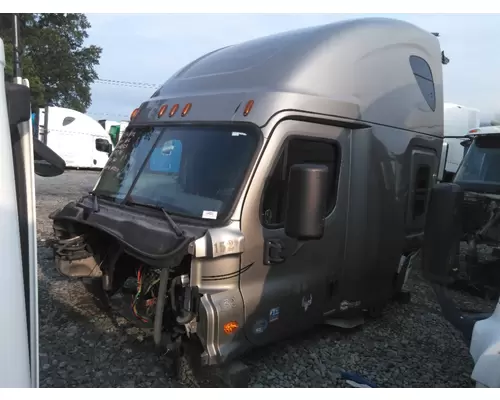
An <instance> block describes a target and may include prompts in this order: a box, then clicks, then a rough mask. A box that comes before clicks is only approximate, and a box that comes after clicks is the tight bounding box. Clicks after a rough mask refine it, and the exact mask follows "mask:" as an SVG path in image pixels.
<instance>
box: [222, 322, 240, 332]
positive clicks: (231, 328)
mask: <svg viewBox="0 0 500 400" xmlns="http://www.w3.org/2000/svg"><path fill="white" fill-rule="evenodd" d="M238 326H239V325H238V323H237V322H236V321H231V322H228V323H227V324H225V325H224V333H225V334H226V335H230V334H231V333H234V332H236V330H237V329H238Z"/></svg>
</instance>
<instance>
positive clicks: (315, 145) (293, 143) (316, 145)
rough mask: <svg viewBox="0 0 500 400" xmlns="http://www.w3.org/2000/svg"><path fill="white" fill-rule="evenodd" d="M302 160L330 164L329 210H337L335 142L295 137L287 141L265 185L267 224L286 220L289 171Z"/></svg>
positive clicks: (275, 223)
mask: <svg viewBox="0 0 500 400" xmlns="http://www.w3.org/2000/svg"><path fill="white" fill-rule="evenodd" d="M302 163H311V164H322V165H326V166H327V167H328V171H329V182H330V185H329V187H330V190H329V192H328V200H327V204H328V213H330V212H331V211H332V210H333V208H334V206H335V200H336V195H337V193H336V189H337V182H336V180H337V147H336V146H335V144H334V143H332V142H326V141H320V140H313V139H303V138H300V139H299V138H294V139H291V140H289V141H288V142H287V143H286V144H285V146H284V148H283V149H282V152H281V156H280V158H279V160H278V162H277V164H276V165H275V167H274V170H273V172H272V174H271V175H270V176H269V177H268V180H267V182H266V186H265V188H264V196H263V201H262V210H261V212H262V222H263V224H264V225H265V226H272V225H280V224H282V223H283V222H284V219H285V207H286V203H285V202H286V196H287V191H288V187H287V184H288V174H289V171H290V168H291V166H292V165H294V164H302Z"/></svg>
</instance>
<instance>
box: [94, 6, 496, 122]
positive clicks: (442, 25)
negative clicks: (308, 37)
mask: <svg viewBox="0 0 500 400" xmlns="http://www.w3.org/2000/svg"><path fill="white" fill-rule="evenodd" d="M87 15H88V18H89V20H90V23H91V24H92V28H91V29H90V30H89V39H88V43H89V44H95V45H98V46H100V47H102V48H103V52H102V56H101V62H100V65H99V66H98V67H97V72H98V74H99V78H100V79H111V80H119V81H131V82H145V83H153V84H161V83H163V82H164V81H166V80H167V79H168V78H169V77H170V76H171V75H172V74H173V73H174V72H176V71H177V70H178V69H179V68H181V67H182V66H184V65H186V64H187V63H189V62H190V61H192V60H194V59H195V58H197V57H199V56H201V55H203V54H205V53H207V52H209V51H212V50H215V49H217V48H220V47H223V46H226V45H230V44H235V43H239V42H242V41H245V40H249V39H253V38H257V37H260V36H266V35H269V34H273V33H277V32H283V31H287V30H291V29H296V28H302V27H307V26H314V25H321V24H325V23H329V22H335V21H339V20H343V19H350V18H355V17H363V16H369V15H368V14H360V15H355V14H302V15H301V14H283V15H279V14H154V15H153V14H87ZM378 16H384V17H393V18H399V19H402V20H406V21H409V22H412V23H414V24H416V25H418V26H420V27H422V28H423V29H426V30H429V31H432V32H439V33H440V35H441V37H440V42H441V46H442V49H443V50H444V51H445V54H446V55H447V56H448V58H449V59H450V60H451V61H450V63H449V64H448V65H446V66H444V97H445V101H447V102H454V103H458V104H463V105H466V106H470V107H476V108H479V109H480V110H481V112H482V114H483V115H482V118H481V119H482V120H489V119H490V118H491V115H492V114H493V113H496V112H498V113H500V79H499V75H500V15H499V14H496V15H495V14H492V15H477V14H476V15H463V14H462V15H445V14H434V15H432V14H397V15H389V14H378ZM153 92H154V89H150V88H136V87H123V86H112V85H104V84H97V83H96V84H94V85H93V86H92V106H91V107H90V109H89V110H88V112H89V114H91V115H92V116H93V117H94V118H96V119H101V118H106V119H124V118H125V119H126V118H127V117H128V115H130V113H131V112H132V110H133V109H134V108H136V107H137V106H138V105H140V103H142V102H143V101H144V100H145V99H147V98H149V97H150V96H151V94H152V93H153ZM104 114H109V115H104Z"/></svg>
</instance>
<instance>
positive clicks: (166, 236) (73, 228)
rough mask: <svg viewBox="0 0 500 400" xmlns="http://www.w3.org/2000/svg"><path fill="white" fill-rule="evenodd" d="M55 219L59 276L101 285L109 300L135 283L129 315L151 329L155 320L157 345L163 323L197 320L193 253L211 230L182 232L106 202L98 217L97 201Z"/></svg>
mask: <svg viewBox="0 0 500 400" xmlns="http://www.w3.org/2000/svg"><path fill="white" fill-rule="evenodd" d="M50 218H51V219H52V220H53V221H54V223H53V226H54V233H55V237H56V239H55V240H54V242H53V249H54V257H55V264H56V268H57V269H58V271H59V272H60V273H61V274H62V275H65V276H67V277H70V278H87V279H94V280H95V279H100V280H102V289H103V291H104V293H105V294H106V296H108V297H110V296H112V295H113V294H115V293H116V292H117V291H119V290H120V289H122V288H123V287H124V285H125V283H126V282H127V280H129V279H130V278H133V279H135V280H136V282H137V283H136V285H137V286H136V288H137V289H136V290H135V294H134V295H133V297H132V300H131V302H130V311H131V312H132V314H133V316H134V317H135V318H136V319H137V320H139V321H142V322H143V323H145V324H146V325H147V324H148V323H149V322H150V321H152V320H153V319H154V321H155V324H154V338H155V343H156V344H157V345H159V344H160V342H161V341H162V331H163V325H164V322H165V325H166V326H167V328H168V327H170V328H172V329H173V328H177V326H178V325H179V326H183V325H185V324H188V323H189V322H190V320H193V319H194V318H196V316H197V315H198V306H199V294H198V293H197V290H196V289H197V288H196V287H191V286H190V285H189V276H190V267H191V255H190V254H189V251H190V246H191V247H192V246H193V243H194V241H195V240H196V239H198V238H200V237H203V236H204V235H205V233H206V229H203V228H196V227H185V226H183V227H182V230H181V229H180V228H179V227H178V226H177V225H176V224H175V223H174V222H173V221H172V220H171V219H169V218H168V217H167V218H164V219H163V220H158V218H154V217H152V216H147V215H144V214H138V213H136V212H133V211H131V210H124V209H121V208H117V207H114V206H112V205H106V204H105V203H102V202H101V204H100V205H99V211H98V212H96V211H95V209H94V201H93V197H92V196H88V197H84V198H82V199H81V200H80V201H79V202H72V203H69V204H67V205H66V206H65V207H64V208H62V209H61V210H58V211H56V212H54V213H52V214H51V215H50ZM94 287H95V286H94ZM167 290H169V291H170V297H171V301H170V303H169V306H168V307H166V306H165V298H166V297H167ZM125 292H127V290H125ZM129 292H133V291H129ZM129 294H131V293H129ZM173 330H174V331H175V329H173Z"/></svg>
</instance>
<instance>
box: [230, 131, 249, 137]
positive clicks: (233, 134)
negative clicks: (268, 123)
mask: <svg viewBox="0 0 500 400" xmlns="http://www.w3.org/2000/svg"><path fill="white" fill-rule="evenodd" d="M246 135H247V134H246V133H243V132H233V133H232V136H246Z"/></svg>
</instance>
